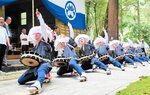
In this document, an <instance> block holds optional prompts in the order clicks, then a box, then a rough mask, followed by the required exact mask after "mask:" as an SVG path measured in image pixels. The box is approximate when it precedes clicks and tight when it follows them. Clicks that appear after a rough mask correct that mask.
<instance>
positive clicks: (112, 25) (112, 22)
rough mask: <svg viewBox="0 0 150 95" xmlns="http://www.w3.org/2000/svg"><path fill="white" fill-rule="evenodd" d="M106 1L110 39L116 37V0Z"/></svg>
mask: <svg viewBox="0 0 150 95" xmlns="http://www.w3.org/2000/svg"><path fill="white" fill-rule="evenodd" d="M108 3H109V4H108V33H109V36H110V38H111V39H112V38H113V39H118V0H109V2H108Z"/></svg>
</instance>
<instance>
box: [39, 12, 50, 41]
mask: <svg viewBox="0 0 150 95" xmlns="http://www.w3.org/2000/svg"><path fill="white" fill-rule="evenodd" d="M38 20H39V22H40V26H41V30H42V33H43V34H42V35H43V38H44V40H45V41H46V42H47V41H48V38H49V39H50V40H51V35H50V34H51V33H49V32H51V31H52V29H51V28H50V27H48V25H46V24H45V22H44V19H43V17H42V15H41V14H40V15H39V16H38ZM49 30H50V31H49Z"/></svg>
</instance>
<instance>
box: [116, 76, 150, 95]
mask: <svg viewBox="0 0 150 95" xmlns="http://www.w3.org/2000/svg"><path fill="white" fill-rule="evenodd" d="M116 95H150V76H149V77H148V76H141V77H140V80H139V81H137V82H134V83H131V84H130V85H129V86H127V88H125V89H123V90H121V91H119V92H117V94H116Z"/></svg>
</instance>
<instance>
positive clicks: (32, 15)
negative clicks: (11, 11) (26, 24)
mask: <svg viewBox="0 0 150 95" xmlns="http://www.w3.org/2000/svg"><path fill="white" fill-rule="evenodd" d="M32 27H34V0H32Z"/></svg>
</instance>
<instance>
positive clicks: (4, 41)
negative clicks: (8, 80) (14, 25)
mask: <svg viewBox="0 0 150 95" xmlns="http://www.w3.org/2000/svg"><path fill="white" fill-rule="evenodd" d="M3 25H4V18H3V17H0V34H1V35H0V74H2V73H3V72H2V62H3V58H4V55H5V50H6V47H7V46H8V47H12V46H11V45H10V41H9V37H8V35H7V32H6V29H5V28H4V27H3Z"/></svg>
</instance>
